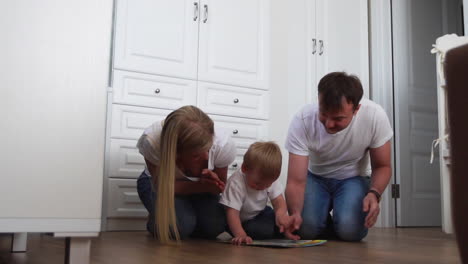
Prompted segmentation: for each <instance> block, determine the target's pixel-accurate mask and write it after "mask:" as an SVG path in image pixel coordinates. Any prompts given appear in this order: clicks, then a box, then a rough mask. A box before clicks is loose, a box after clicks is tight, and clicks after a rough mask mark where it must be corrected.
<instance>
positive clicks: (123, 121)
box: [111, 104, 171, 139]
mask: <svg viewBox="0 0 468 264" xmlns="http://www.w3.org/2000/svg"><path fill="white" fill-rule="evenodd" d="M170 112H171V110H164V109H153V108H146V107H136V106H127V105H117V104H114V105H112V124H111V137H112V138H121V139H139V138H140V136H141V134H142V133H143V131H144V129H145V128H147V127H149V126H150V125H151V124H153V123H154V122H156V121H161V120H164V119H165V118H166V116H167V115H168V114H169V113H170Z"/></svg>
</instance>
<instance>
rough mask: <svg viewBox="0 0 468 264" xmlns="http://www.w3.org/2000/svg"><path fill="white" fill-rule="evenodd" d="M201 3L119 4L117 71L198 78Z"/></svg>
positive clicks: (142, 0) (139, 0)
mask: <svg viewBox="0 0 468 264" xmlns="http://www.w3.org/2000/svg"><path fill="white" fill-rule="evenodd" d="M197 8H198V1H191V0H170V1H169V0H117V1H116V14H115V16H116V19H115V39H114V68H115V69H121V70H129V71H137V72H144V73H153V74H161V75H168V76H175V77H181V78H188V79H196V77H197V51H198V19H197V20H195V19H194V18H195V17H197V16H198V10H197Z"/></svg>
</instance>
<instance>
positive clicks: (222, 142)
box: [137, 121, 236, 180]
mask: <svg viewBox="0 0 468 264" xmlns="http://www.w3.org/2000/svg"><path fill="white" fill-rule="evenodd" d="M162 124H163V123H162V121H161V122H155V123H153V124H152V125H151V126H149V127H148V128H146V129H145V130H144V132H143V135H141V137H140V139H139V140H138V143H137V148H138V150H139V152H140V154H141V155H143V157H144V158H145V159H147V160H148V161H150V162H151V163H152V164H154V165H156V166H159V157H160V155H161V144H160V138H161V132H162ZM214 132H215V134H214V137H213V145H212V146H211V148H210V150H209V153H208V169H209V170H213V169H214V168H225V167H227V166H229V164H231V163H232V162H233V161H234V159H235V157H236V144H235V142H234V140H233V139H232V137H231V134H230V133H229V131H227V130H224V129H221V128H217V127H216V126H215V131H214ZM145 173H146V174H147V175H148V176H151V173H150V172H149V171H148V168H145ZM185 177H186V176H185V175H183V173H182V172H181V171H180V170H177V172H176V179H178V180H186V179H187V178H185Z"/></svg>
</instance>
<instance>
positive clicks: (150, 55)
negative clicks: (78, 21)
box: [114, 0, 270, 89]
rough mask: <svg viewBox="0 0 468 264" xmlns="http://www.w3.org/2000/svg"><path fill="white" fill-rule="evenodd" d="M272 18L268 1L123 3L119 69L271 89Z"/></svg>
mask: <svg viewBox="0 0 468 264" xmlns="http://www.w3.org/2000/svg"><path fill="white" fill-rule="evenodd" d="M269 13H270V11H269V1H268V0H237V1H235V0H216V1H213V0H200V1H198V0H191V1H188V0H172V1H169V0H138V1H130V0H118V1H117V9H116V23H115V42H114V45H115V48H114V59H115V60H114V67H115V69H121V70H128V71H136V72H141V73H150V74H158V75H164V76H172V77H179V78H186V79H192V80H197V79H198V80H203V81H208V82H217V83H224V84H230V85H237V86H245V87H253V88H259V89H268V81H269V74H268V73H269V64H270V62H269V52H270V50H269V43H268V36H269ZM197 72H198V73H197Z"/></svg>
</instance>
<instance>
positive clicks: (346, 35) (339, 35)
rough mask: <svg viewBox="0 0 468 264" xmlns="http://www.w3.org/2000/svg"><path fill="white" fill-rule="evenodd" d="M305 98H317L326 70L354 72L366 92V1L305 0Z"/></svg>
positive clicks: (313, 99) (367, 54)
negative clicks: (306, 90) (306, 92)
mask: <svg viewBox="0 0 468 264" xmlns="http://www.w3.org/2000/svg"><path fill="white" fill-rule="evenodd" d="M306 6H307V8H306V10H307V15H306V16H307V25H308V26H307V49H308V52H307V55H308V58H307V71H308V72H307V87H308V92H309V93H310V94H309V95H308V100H309V101H311V102H316V101H317V85H318V83H319V81H320V79H321V78H322V77H323V76H324V75H326V74H327V73H329V72H334V71H345V72H347V73H350V74H354V75H357V76H358V77H359V79H360V80H361V82H362V85H363V88H364V94H365V95H366V96H368V95H369V92H368V91H369V50H368V49H369V47H368V6H367V0H308V1H306Z"/></svg>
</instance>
